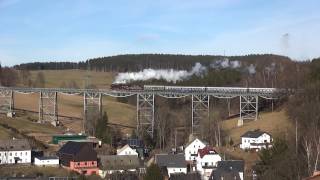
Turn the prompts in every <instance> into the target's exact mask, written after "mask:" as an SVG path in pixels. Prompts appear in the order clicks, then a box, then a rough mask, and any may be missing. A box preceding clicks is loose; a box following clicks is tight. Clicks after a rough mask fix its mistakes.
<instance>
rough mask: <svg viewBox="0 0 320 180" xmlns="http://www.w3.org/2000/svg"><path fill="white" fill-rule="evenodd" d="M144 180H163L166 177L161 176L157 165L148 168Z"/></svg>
mask: <svg viewBox="0 0 320 180" xmlns="http://www.w3.org/2000/svg"><path fill="white" fill-rule="evenodd" d="M143 179H144V180H163V179H164V177H163V175H162V174H161V170H160V168H159V166H157V165H156V164H151V165H150V166H149V167H148V168H147V173H146V175H145V176H144V178H143Z"/></svg>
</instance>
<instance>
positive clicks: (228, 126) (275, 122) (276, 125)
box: [220, 110, 294, 175]
mask: <svg viewBox="0 0 320 180" xmlns="http://www.w3.org/2000/svg"><path fill="white" fill-rule="evenodd" d="M237 121H238V118H235V119H230V120H225V121H223V122H222V123H221V125H222V129H223V130H224V131H225V132H226V134H228V136H227V137H226V138H225V140H226V142H229V138H232V140H233V142H234V144H235V145H238V144H239V143H240V142H241V141H240V136H241V135H242V134H244V133H245V132H246V131H249V130H255V129H261V130H263V131H266V132H268V133H270V134H271V135H272V136H273V138H286V137H287V136H288V134H289V133H293V130H294V128H293V126H292V124H291V123H290V122H289V119H288V116H287V115H286V112H285V110H280V111H275V112H263V113H260V114H259V118H258V120H257V121H250V122H245V123H244V125H243V126H241V127H237ZM220 150H222V151H223V152H225V153H226V154H228V155H231V156H232V157H233V158H236V159H243V160H245V170H246V174H247V175H250V174H251V173H252V172H251V170H252V166H253V165H254V164H255V163H256V162H257V161H258V160H259V156H258V154H257V153H255V152H245V151H243V150H241V149H240V148H239V147H238V146H237V147H235V148H233V147H222V148H220Z"/></svg>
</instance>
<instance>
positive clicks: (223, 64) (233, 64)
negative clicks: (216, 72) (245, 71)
mask: <svg viewBox="0 0 320 180" xmlns="http://www.w3.org/2000/svg"><path fill="white" fill-rule="evenodd" d="M210 67H211V68H213V69H221V68H222V69H225V68H232V69H236V68H240V67H241V64H240V62H239V61H237V60H236V61H230V60H229V59H228V58H226V59H224V60H218V61H215V62H213V63H211V64H210Z"/></svg>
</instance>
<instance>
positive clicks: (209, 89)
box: [111, 84, 276, 94]
mask: <svg viewBox="0 0 320 180" xmlns="http://www.w3.org/2000/svg"><path fill="white" fill-rule="evenodd" d="M111 89H112V90H125V91H142V90H143V91H152V92H156V91H162V92H163V91H168V92H179V93H197V92H208V93H219V92H226V93H236V94H238V93H246V92H248V91H249V88H248V87H246V88H239V87H206V86H205V87H197V86H189V87H185V86H163V85H137V84H112V85H111ZM275 90H276V89H275V88H267V89H265V88H250V91H255V92H259V91H261V92H268V91H269V92H274V91H275Z"/></svg>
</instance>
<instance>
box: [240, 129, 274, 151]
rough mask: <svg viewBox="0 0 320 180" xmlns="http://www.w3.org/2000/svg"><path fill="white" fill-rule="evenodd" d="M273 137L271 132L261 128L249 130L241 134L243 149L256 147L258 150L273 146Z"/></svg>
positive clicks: (241, 146)
mask: <svg viewBox="0 0 320 180" xmlns="http://www.w3.org/2000/svg"><path fill="white" fill-rule="evenodd" d="M271 143H272V137H271V135H270V134H268V133H266V132H264V131H260V129H257V130H254V131H248V132H246V133H244V134H243V135H242V136H241V144H240V148H241V149H254V150H256V151H258V150H261V149H263V148H269V147H271V146H272V145H271Z"/></svg>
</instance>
